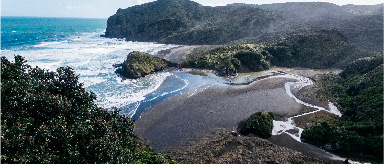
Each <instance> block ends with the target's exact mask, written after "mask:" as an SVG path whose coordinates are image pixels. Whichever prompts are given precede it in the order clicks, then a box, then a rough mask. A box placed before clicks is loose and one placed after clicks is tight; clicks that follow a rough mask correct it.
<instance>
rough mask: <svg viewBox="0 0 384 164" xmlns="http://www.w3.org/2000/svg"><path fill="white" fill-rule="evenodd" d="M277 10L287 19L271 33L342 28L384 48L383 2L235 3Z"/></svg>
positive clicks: (352, 37)
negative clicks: (340, 3) (373, 3)
mask: <svg viewBox="0 0 384 164" xmlns="http://www.w3.org/2000/svg"><path fill="white" fill-rule="evenodd" d="M230 6H248V7H255V8H260V9H263V10H267V11H271V12H277V13H279V14H280V15H281V16H282V17H283V19H282V20H281V21H280V22H279V23H277V24H275V26H276V27H274V26H273V28H270V29H269V34H268V35H271V34H272V35H274V34H276V33H284V32H286V31H292V29H295V31H303V30H307V29H323V30H338V31H340V32H341V33H342V34H343V35H345V36H346V37H347V38H348V40H349V41H350V42H351V43H352V44H354V45H357V46H360V47H361V48H364V49H366V50H370V51H375V52H380V53H382V52H383V4H378V5H344V6H338V5H335V4H332V3H326V2H288V3H275V4H265V5H248V4H232V5H230Z"/></svg>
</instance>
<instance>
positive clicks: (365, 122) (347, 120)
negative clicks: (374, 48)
mask: <svg viewBox="0 0 384 164" xmlns="http://www.w3.org/2000/svg"><path fill="white" fill-rule="evenodd" d="M382 70H383V60H382V57H376V58H365V59H360V60H357V61H355V62H353V63H351V64H350V65H348V66H347V67H346V69H344V70H343V72H341V73H340V74H339V75H323V76H321V77H320V78H319V80H317V85H318V90H317V93H318V94H319V95H322V96H324V97H325V98H327V99H333V100H336V102H337V104H338V107H339V109H340V111H341V112H342V113H343V116H342V122H341V123H340V125H339V126H337V127H336V126H333V127H332V126H331V127H330V126H325V125H323V124H322V125H321V126H315V127H311V128H308V129H305V130H304V132H303V134H302V138H303V140H305V141H306V142H308V143H311V144H314V145H316V146H320V147H323V146H324V144H326V143H328V144H331V145H334V144H335V143H338V144H339V148H333V150H334V151H336V152H342V153H347V154H351V155H355V156H366V157H371V158H376V159H379V160H382V154H383V143H382V139H383V138H382V135H383V72H382ZM326 133H333V134H332V135H330V134H326ZM315 134H317V135H315ZM320 134H321V135H320ZM322 136H323V137H324V138H323V140H324V141H321V140H319V141H315V140H318V139H319V138H322ZM371 155H373V156H371Z"/></svg>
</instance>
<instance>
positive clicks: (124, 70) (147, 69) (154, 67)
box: [114, 51, 176, 79]
mask: <svg viewBox="0 0 384 164" xmlns="http://www.w3.org/2000/svg"><path fill="white" fill-rule="evenodd" d="M175 66H176V64H175V63H171V62H169V61H166V60H164V59H161V58H158V57H155V56H153V55H150V54H147V53H143V52H138V51H134V52H131V53H129V54H128V55H127V59H126V60H125V61H124V62H123V63H121V64H116V65H114V67H116V68H117V69H116V73H117V74H118V75H120V76H121V77H123V78H124V79H126V78H127V79H137V78H140V77H144V76H145V75H148V74H150V73H153V72H157V71H162V70H164V69H167V68H169V67H175Z"/></svg>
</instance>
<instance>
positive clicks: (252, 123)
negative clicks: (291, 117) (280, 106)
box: [239, 112, 274, 138]
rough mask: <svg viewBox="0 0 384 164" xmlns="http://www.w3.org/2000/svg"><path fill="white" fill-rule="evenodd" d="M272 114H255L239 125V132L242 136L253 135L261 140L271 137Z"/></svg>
mask: <svg viewBox="0 0 384 164" xmlns="http://www.w3.org/2000/svg"><path fill="white" fill-rule="evenodd" d="M273 119H274V114H273V113H272V112H257V113H255V114H252V115H251V116H250V117H249V118H248V120H247V121H245V122H242V123H240V125H239V132H240V134H242V135H248V134H254V135H257V136H259V137H261V138H269V137H271V136H272V129H273Z"/></svg>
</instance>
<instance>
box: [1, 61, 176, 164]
mask: <svg viewBox="0 0 384 164" xmlns="http://www.w3.org/2000/svg"><path fill="white" fill-rule="evenodd" d="M25 62H26V61H25V60H24V58H22V57H21V56H15V62H14V63H12V62H10V61H8V60H7V59H6V58H5V57H2V58H1V63H2V65H1V72H2V77H1V107H2V108H1V116H2V119H1V151H2V155H1V160H2V162H4V163H131V162H135V161H147V163H150V162H148V160H149V161H152V160H155V159H156V160H157V161H161V162H162V163H172V160H171V159H169V157H165V156H163V155H161V154H157V153H155V152H153V150H151V149H150V148H148V147H146V146H145V145H144V144H142V143H141V141H140V140H139V139H138V138H137V137H136V136H135V135H134V133H133V126H134V124H133V121H132V120H131V119H130V118H129V117H127V116H124V115H120V114H119V109H113V110H112V111H108V110H106V109H102V108H99V107H97V105H96V104H95V103H94V100H95V99H96V96H95V95H94V94H93V93H88V92H86V91H85V90H84V88H83V87H82V86H83V84H81V83H79V81H78V76H77V75H75V74H74V72H73V70H72V69H71V68H69V67H66V68H58V69H57V72H49V71H46V70H43V69H40V68H38V67H36V68H32V67H31V66H29V65H27V64H25ZM138 153H141V155H137V154H138Z"/></svg>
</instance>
